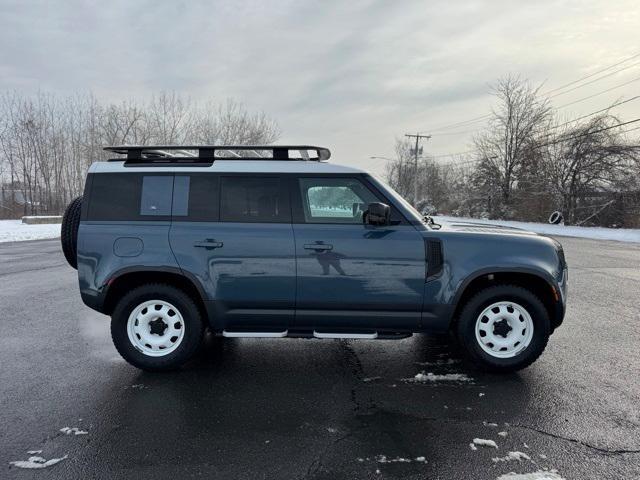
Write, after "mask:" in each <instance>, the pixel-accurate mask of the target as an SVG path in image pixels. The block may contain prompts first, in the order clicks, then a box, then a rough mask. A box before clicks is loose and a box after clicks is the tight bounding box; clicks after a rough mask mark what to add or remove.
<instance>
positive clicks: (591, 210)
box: [386, 77, 640, 227]
mask: <svg viewBox="0 0 640 480" xmlns="http://www.w3.org/2000/svg"><path fill="white" fill-rule="evenodd" d="M491 93H492V94H493V95H494V96H495V99H496V102H495V106H494V108H493V109H492V111H491V113H490V114H488V115H487V116H486V117H487V121H486V125H485V126H484V127H483V128H481V129H480V130H479V132H478V133H476V134H475V136H474V137H473V142H472V150H470V151H469V152H468V153H467V154H462V155H458V156H456V157H455V158H453V159H450V160H448V161H439V160H438V159H435V158H429V157H428V156H424V157H421V158H420V159H419V162H418V170H417V171H416V167H415V160H414V154H415V152H414V147H413V146H412V144H411V142H409V141H406V140H397V141H396V159H394V160H393V161H392V162H390V163H389V164H388V165H387V171H386V177H387V180H388V182H389V183H390V184H391V185H392V186H393V187H394V188H396V189H397V190H398V191H399V192H400V193H401V194H402V195H404V196H406V197H407V198H412V197H413V188H414V181H415V179H416V178H417V180H418V190H419V196H418V198H417V199H414V204H415V205H416V206H417V207H418V208H419V209H422V210H425V212H427V213H429V212H431V213H432V212H439V213H447V214H452V215H456V216H469V217H484V218H494V219H515V220H525V221H546V220H547V219H548V218H549V216H550V213H552V212H554V211H559V212H561V214H562V215H563V217H564V222H565V224H580V225H602V226H618V227H621V226H626V227H638V226H640V181H639V179H640V137H639V135H638V134H637V126H640V123H637V122H638V120H639V119H626V120H625V119H622V118H620V117H618V116H616V115H614V114H613V113H612V112H613V110H614V107H615V106H616V105H618V104H621V103H624V102H618V103H614V104H613V105H612V106H611V107H610V108H608V109H603V110H601V111H599V112H596V113H595V114H593V115H586V116H584V117H581V118H578V119H568V118H562V117H560V116H559V115H558V114H557V113H556V111H554V110H553V108H552V106H551V103H550V100H549V99H548V98H545V96H544V95H541V94H540V89H539V87H538V88H535V87H533V86H531V84H530V83H529V82H528V81H526V80H523V79H520V78H518V77H506V78H503V79H501V80H499V81H498V82H496V84H495V85H493V86H492V87H491ZM634 129H635V132H634Z"/></svg>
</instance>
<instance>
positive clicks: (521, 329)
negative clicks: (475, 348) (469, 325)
mask: <svg viewBox="0 0 640 480" xmlns="http://www.w3.org/2000/svg"><path fill="white" fill-rule="evenodd" d="M532 338H533V320H531V315H529V312H527V310H526V309H525V308H524V307H522V306H521V305H518V304H517V303H514V302H497V303H494V304H492V305H489V306H488V307H487V308H485V309H484V310H483V311H482V313H481V314H480V315H479V316H478V318H477V319H476V340H477V341H478V345H480V348H482V350H483V351H484V352H486V353H488V354H489V355H491V356H492V357H495V358H513V357H515V356H517V355H518V354H520V353H521V352H522V351H524V350H525V349H526V348H527V347H528V346H529V344H530V343H531V339H532Z"/></svg>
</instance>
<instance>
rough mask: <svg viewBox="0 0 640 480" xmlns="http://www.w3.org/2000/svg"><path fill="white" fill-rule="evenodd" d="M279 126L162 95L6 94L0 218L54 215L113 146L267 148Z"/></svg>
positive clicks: (227, 104)
mask: <svg viewBox="0 0 640 480" xmlns="http://www.w3.org/2000/svg"><path fill="white" fill-rule="evenodd" d="M279 136H280V129H279V127H278V124H277V123H276V122H275V121H274V120H273V119H271V118H270V117H268V116H267V115H265V114H264V113H259V112H258V113H253V112H250V111H249V110H248V109H247V108H246V107H245V106H243V105H242V104H240V103H238V102H235V101H233V100H227V101H224V102H221V103H216V102H215V101H213V100H210V101H206V102H202V103H198V102H194V101H192V100H190V99H189V98H186V97H183V96H181V95H178V94H176V93H170V92H161V93H159V94H157V95H154V96H153V97H151V98H150V99H149V100H148V101H136V100H129V101H124V102H121V103H109V102H101V101H100V100H98V98H96V97H95V96H94V95H92V94H86V95H74V96H59V95H53V94H47V93H38V94H37V95H33V96H30V95H24V94H21V93H18V92H4V93H2V94H0V218H18V217H20V216H22V215H42V214H49V215H56V214H60V213H61V212H63V211H64V209H65V207H66V205H67V204H68V202H69V201H70V200H71V199H72V198H74V197H76V196H77V195H80V194H81V193H82V189H83V187H84V180H85V176H86V173H87V169H88V167H89V165H91V163H93V162H95V161H99V160H106V159H107V158H109V156H111V155H112V154H109V153H108V152H105V151H103V150H102V148H103V147H104V146H107V145H127V144H128V145H137V144H147V145H150V144H155V145H173V144H177V145H179V144H210V145H212V144H217V145H224V144H227V145H228V144H235V145H242V144H258V145H259V144H269V143H273V142H274V141H275V140H277V139H278V137H279Z"/></svg>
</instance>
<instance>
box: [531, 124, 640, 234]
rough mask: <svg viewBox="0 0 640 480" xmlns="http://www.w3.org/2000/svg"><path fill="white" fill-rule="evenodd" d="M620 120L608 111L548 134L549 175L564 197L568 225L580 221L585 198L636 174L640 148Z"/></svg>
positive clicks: (557, 192) (546, 170) (546, 161)
mask: <svg viewBox="0 0 640 480" xmlns="http://www.w3.org/2000/svg"><path fill="white" fill-rule="evenodd" d="M619 123H620V121H619V119H617V118H616V117H614V116H612V115H610V114H608V113H606V114H603V115H599V116H597V117H593V118H591V119H589V120H588V121H587V122H585V123H582V124H569V125H564V124H562V125H561V126H560V127H559V128H557V129H556V130H555V131H554V134H553V135H550V136H547V137H544V144H543V151H544V156H543V158H544V173H545V178H547V179H548V181H549V182H550V186H551V189H552V192H553V193H554V194H555V195H557V196H558V198H559V199H560V202H561V205H562V207H561V208H562V212H563V214H564V218H565V223H566V224H575V223H576V222H578V208H579V202H580V200H581V199H585V198H586V197H588V196H589V195H594V194H596V193H598V192H611V191H612V190H618V186H619V185H620V184H622V183H625V180H626V179H627V178H628V177H630V176H631V175H632V171H633V168H634V166H635V165H637V161H638V158H640V148H639V147H638V146H637V145H634V144H630V143H628V142H627V141H626V139H625V137H624V135H623V134H622V133H621V132H620V130H619V129H618V128H616V125H618V124H619ZM610 203H613V200H610V201H609V204H610ZM602 206H603V207H606V206H608V204H607V203H605V204H603V205H602Z"/></svg>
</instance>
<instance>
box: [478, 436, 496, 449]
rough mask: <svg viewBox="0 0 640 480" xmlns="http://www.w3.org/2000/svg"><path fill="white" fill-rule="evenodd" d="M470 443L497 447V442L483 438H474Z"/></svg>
mask: <svg viewBox="0 0 640 480" xmlns="http://www.w3.org/2000/svg"><path fill="white" fill-rule="evenodd" d="M472 445H477V446H479V447H489V448H498V444H497V443H496V442H494V441H493V440H485V439H484V438H474V439H473V443H472ZM472 450H473V448H472Z"/></svg>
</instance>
